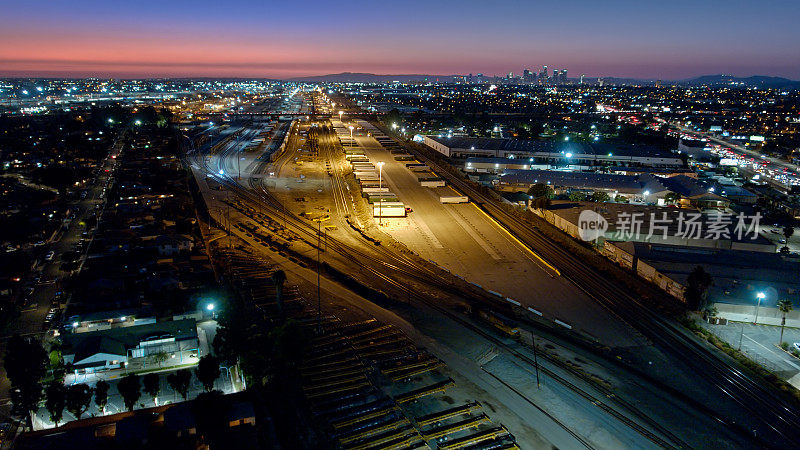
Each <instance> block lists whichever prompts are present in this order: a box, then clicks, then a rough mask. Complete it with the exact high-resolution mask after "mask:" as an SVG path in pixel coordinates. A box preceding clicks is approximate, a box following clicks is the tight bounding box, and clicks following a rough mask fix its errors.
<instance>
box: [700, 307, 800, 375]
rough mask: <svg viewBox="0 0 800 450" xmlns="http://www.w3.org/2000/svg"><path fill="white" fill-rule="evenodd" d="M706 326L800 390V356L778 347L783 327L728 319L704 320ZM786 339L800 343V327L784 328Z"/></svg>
mask: <svg viewBox="0 0 800 450" xmlns="http://www.w3.org/2000/svg"><path fill="white" fill-rule="evenodd" d="M703 326H704V327H706V329H708V330H710V331H711V332H712V333H714V334H715V335H717V336H718V337H719V338H720V339H723V340H724V341H726V342H727V343H729V344H730V345H731V346H732V347H733V348H739V347H740V343H741V350H742V352H743V353H745V354H747V355H748V356H749V357H750V359H752V360H754V361H756V362H758V363H759V364H761V365H762V366H764V367H766V368H767V369H769V370H771V371H773V372H775V373H776V374H778V375H779V376H780V377H781V378H783V379H785V380H791V383H792V384H793V385H794V386H795V387H797V388H799V389H800V359H797V358H795V357H793V356H791V355H788V354H787V353H786V352H784V351H783V350H781V349H780V348H779V347H778V339H779V338H780V334H781V328H780V327H776V326H771V325H753V324H752V323H741V322H728V324H727V325H710V324H707V323H703ZM783 341H784V342H788V343H789V346H790V348H791V345H792V343H794V342H800V329H798V328H789V327H787V328H785V329H784V332H783Z"/></svg>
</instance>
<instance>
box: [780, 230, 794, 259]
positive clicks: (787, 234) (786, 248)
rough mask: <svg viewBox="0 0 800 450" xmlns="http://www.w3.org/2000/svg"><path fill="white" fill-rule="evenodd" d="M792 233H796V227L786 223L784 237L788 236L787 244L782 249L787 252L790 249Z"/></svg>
mask: <svg viewBox="0 0 800 450" xmlns="http://www.w3.org/2000/svg"><path fill="white" fill-rule="evenodd" d="M792 235H794V227H793V226H791V225H786V226H785V227H783V237H785V238H786V244H785V245H784V246H783V249H781V250H784V251H786V252H788V251H789V238H790V237H792Z"/></svg>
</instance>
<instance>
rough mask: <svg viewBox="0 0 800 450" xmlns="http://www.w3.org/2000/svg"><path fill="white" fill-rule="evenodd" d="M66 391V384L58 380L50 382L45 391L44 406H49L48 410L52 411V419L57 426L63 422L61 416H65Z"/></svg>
mask: <svg viewBox="0 0 800 450" xmlns="http://www.w3.org/2000/svg"><path fill="white" fill-rule="evenodd" d="M66 392H67V390H66V389H64V385H63V384H61V383H60V382H58V381H54V382H52V383H50V384H49V385H48V386H47V389H45V392H44V396H45V401H44V407H45V408H47V412H48V413H50V420H51V421H52V422H53V423H54V424H55V425H56V427H57V426H58V423H59V422H61V418H62V417H64V408H65V407H66V398H65V396H66Z"/></svg>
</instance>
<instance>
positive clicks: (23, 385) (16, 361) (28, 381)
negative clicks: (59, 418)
mask: <svg viewBox="0 0 800 450" xmlns="http://www.w3.org/2000/svg"><path fill="white" fill-rule="evenodd" d="M48 365H49V358H48V355H47V352H45V350H44V348H43V347H42V344H40V343H39V341H37V340H35V339H33V338H29V337H25V338H23V337H20V336H18V335H14V336H12V337H11V339H9V340H8V347H7V349H6V355H5V362H4V367H5V369H6V374H7V377H8V380H9V382H10V384H11V389H10V397H11V403H12V412H13V413H14V414H17V415H19V416H24V417H25V422H26V424H27V426H28V428H29V429H33V418H32V417H31V412H33V411H37V410H38V409H39V402H41V401H42V397H43V393H42V378H44V376H45V375H46V373H47V367H48Z"/></svg>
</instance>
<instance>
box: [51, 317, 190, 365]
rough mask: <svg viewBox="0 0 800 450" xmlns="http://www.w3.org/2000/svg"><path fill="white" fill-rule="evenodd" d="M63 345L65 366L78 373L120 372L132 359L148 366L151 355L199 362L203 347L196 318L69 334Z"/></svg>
mask: <svg viewBox="0 0 800 450" xmlns="http://www.w3.org/2000/svg"><path fill="white" fill-rule="evenodd" d="M62 342H63V344H64V348H63V357H64V363H66V364H71V366H72V369H73V370H74V371H75V373H94V372H100V371H105V370H111V369H121V368H125V367H127V366H128V364H130V363H131V362H132V360H139V361H142V362H143V363H144V364H146V359H147V358H148V357H149V356H151V355H155V354H160V353H164V354H166V355H167V356H168V357H169V358H170V359H171V358H177V360H178V361H183V360H184V359H185V358H187V357H188V356H189V355H191V354H193V355H194V358H195V361H196V357H197V351H198V348H199V345H200V344H199V339H198V336H197V322H196V321H195V320H194V319H184V320H173V321H166V322H157V323H149V324H146V325H138V326H127V327H117V328H109V329H100V330H97V331H88V332H85V333H68V334H65V335H63V336H62Z"/></svg>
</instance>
